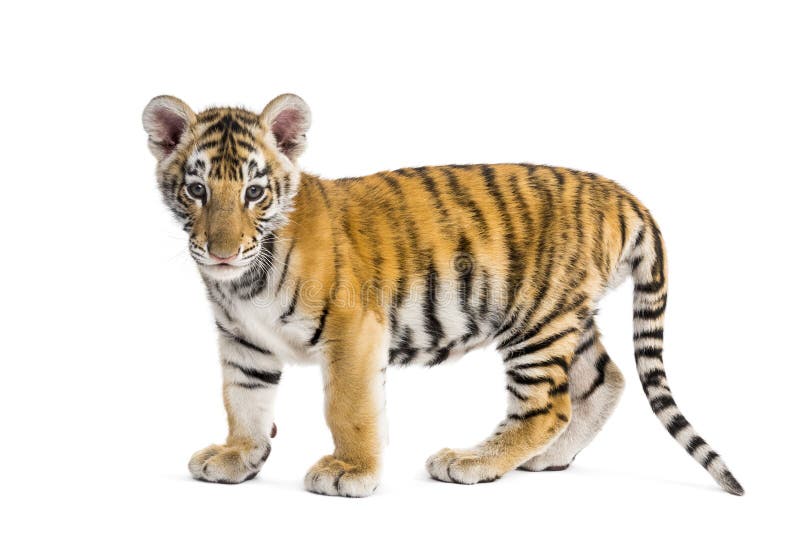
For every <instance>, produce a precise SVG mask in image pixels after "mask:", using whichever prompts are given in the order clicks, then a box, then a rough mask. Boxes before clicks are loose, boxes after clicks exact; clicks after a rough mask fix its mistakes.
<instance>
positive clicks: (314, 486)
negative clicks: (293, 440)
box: [304, 455, 378, 497]
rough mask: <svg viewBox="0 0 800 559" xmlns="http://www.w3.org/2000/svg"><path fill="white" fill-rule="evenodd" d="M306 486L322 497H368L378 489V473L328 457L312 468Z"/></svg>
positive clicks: (371, 469) (307, 475)
mask: <svg viewBox="0 0 800 559" xmlns="http://www.w3.org/2000/svg"><path fill="white" fill-rule="evenodd" d="M304 484H305V488H306V489H307V490H308V491H311V492H312V493H318V494H320V495H333V496H339V497H368V496H369V495H372V494H373V493H374V492H375V489H377V487H378V472H377V469H376V468H366V467H363V466H356V465H353V464H349V463H347V462H344V461H342V460H339V459H338V458H335V457H334V456H331V455H328V456H324V457H322V458H321V459H320V460H319V461H318V462H317V463H316V464H314V465H313V466H312V467H311V469H310V470H309V471H308V473H307V474H306V478H305V482H304Z"/></svg>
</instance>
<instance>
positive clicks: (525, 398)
mask: <svg viewBox="0 0 800 559" xmlns="http://www.w3.org/2000/svg"><path fill="white" fill-rule="evenodd" d="M506 390H508V391H509V392H511V394H513V395H514V397H515V398H517V399H518V400H522V401H523V402H524V401H525V400H527V399H528V397H527V396H524V395H523V394H520V393H519V392H517V390H516V388H514V387H513V386H511V385H510V384H507V385H506Z"/></svg>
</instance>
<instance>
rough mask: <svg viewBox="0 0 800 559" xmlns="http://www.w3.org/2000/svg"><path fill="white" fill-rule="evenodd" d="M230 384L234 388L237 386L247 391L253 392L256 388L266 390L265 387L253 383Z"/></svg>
mask: <svg viewBox="0 0 800 559" xmlns="http://www.w3.org/2000/svg"><path fill="white" fill-rule="evenodd" d="M232 384H233V385H234V386H238V387H239V388H247V389H248V390H255V389H257V388H266V385H264V384H258V383H255V382H234V383H232Z"/></svg>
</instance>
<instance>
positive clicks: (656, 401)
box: [650, 394, 678, 413]
mask: <svg viewBox="0 0 800 559" xmlns="http://www.w3.org/2000/svg"><path fill="white" fill-rule="evenodd" d="M671 407H676V408H677V407H678V406H677V404H676V403H675V400H674V399H673V398H672V396H670V395H669V394H664V395H663V396H658V397H656V398H653V399H652V400H650V408H651V409H652V410H653V412H654V413H658V412H660V411H664V410H665V409H667V408H671Z"/></svg>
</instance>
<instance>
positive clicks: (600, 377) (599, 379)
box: [580, 352, 611, 400]
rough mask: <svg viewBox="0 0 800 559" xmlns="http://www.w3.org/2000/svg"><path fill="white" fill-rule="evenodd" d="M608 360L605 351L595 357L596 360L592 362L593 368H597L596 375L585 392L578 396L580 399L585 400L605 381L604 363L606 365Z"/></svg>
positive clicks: (609, 359)
mask: <svg viewBox="0 0 800 559" xmlns="http://www.w3.org/2000/svg"><path fill="white" fill-rule="evenodd" d="M609 361H611V358H610V357H609V356H608V354H607V353H605V352H603V353H602V354H601V355H600V357H598V358H597V361H596V362H595V364H594V368H595V369H596V370H597V376H596V377H595V378H594V381H593V382H592V385H591V386H590V387H589V390H587V391H586V393H585V394H584V395H583V396H581V397H580V399H581V400H586V399H587V398H589V397H590V396H591V395H592V394H594V393H595V391H596V390H597V389H598V388H600V387H601V386H603V384H604V383H605V382H606V365H608V363H609Z"/></svg>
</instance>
